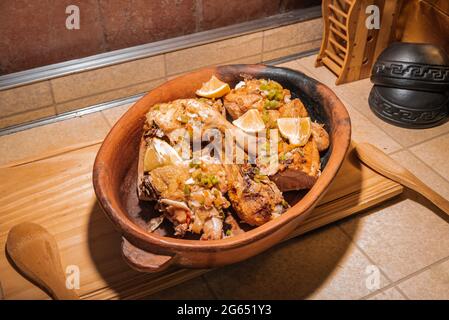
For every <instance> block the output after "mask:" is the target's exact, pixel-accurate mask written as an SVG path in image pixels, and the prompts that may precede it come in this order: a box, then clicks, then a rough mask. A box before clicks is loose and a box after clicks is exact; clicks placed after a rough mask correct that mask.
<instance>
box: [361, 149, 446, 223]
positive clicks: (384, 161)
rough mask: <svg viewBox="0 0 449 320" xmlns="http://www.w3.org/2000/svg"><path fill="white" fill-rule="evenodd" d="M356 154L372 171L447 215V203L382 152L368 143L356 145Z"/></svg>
mask: <svg viewBox="0 0 449 320" xmlns="http://www.w3.org/2000/svg"><path fill="white" fill-rule="evenodd" d="M355 150H356V153H357V156H358V157H359V159H360V160H361V161H362V162H363V163H365V164H366V165H368V166H369V167H370V168H372V169H373V170H375V171H377V172H379V173H380V174H382V175H384V176H386V177H387V178H390V179H391V180H394V181H396V182H398V183H400V184H402V185H404V186H406V187H407V188H409V189H412V190H414V191H416V192H418V193H420V194H421V195H423V196H424V197H426V198H427V199H429V200H430V201H431V202H432V203H433V204H435V205H436V206H437V207H438V208H440V209H441V210H442V211H443V212H445V213H446V214H448V215H449V201H448V200H446V199H445V198H443V197H442V196H441V195H439V194H438V193H437V192H435V191H434V190H432V189H431V188H429V187H428V186H427V185H426V184H425V183H424V182H422V181H421V180H420V179H418V178H417V177H416V176H415V175H414V174H413V173H411V172H410V171H409V170H407V169H406V168H404V167H403V166H401V165H400V164H399V163H398V162H396V161H395V160H393V159H392V158H390V157H389V156H388V155H386V154H385V153H384V152H382V151H381V150H379V149H378V148H376V147H375V146H373V145H371V144H369V143H359V144H357V146H356V148H355Z"/></svg>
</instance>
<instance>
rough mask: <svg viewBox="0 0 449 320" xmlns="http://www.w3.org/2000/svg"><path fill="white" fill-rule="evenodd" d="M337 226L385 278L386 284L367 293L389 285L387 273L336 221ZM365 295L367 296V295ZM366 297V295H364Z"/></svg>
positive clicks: (377, 291)
mask: <svg viewBox="0 0 449 320" xmlns="http://www.w3.org/2000/svg"><path fill="white" fill-rule="evenodd" d="M337 227H338V228H339V229H340V230H341V232H343V234H344V235H345V236H346V238H348V240H349V242H350V243H352V244H353V245H354V246H355V247H356V248H357V249H358V250H360V252H361V253H362V254H363V255H364V256H365V258H366V259H367V260H368V261H369V262H370V263H371V264H372V265H373V266H376V267H377V268H379V271H380V273H381V274H382V275H383V276H384V277H385V279H387V281H388V284H387V285H385V286H383V287H382V288H379V289H378V290H375V291H373V292H371V293H369V294H368V295H371V294H374V293H379V292H382V291H383V290H384V289H385V288H386V287H387V286H389V285H390V284H391V283H392V282H393V281H392V280H391V279H390V277H388V275H387V274H386V273H385V271H384V270H383V269H382V268H381V267H380V266H379V265H378V264H377V263H376V262H375V261H374V260H373V259H372V258H371V257H370V256H369V255H368V254H367V253H366V252H365V250H363V249H362V248H361V247H360V246H359V245H358V244H357V242H356V241H354V239H353V238H352V237H351V236H350V235H349V234H348V233H347V232H346V231H345V230H344V228H342V227H341V225H340V224H339V223H337ZM368 295H367V296H368ZM364 297H366V296H364ZM364 297H361V298H360V299H363V298H364ZM404 297H405V298H406V299H408V297H407V296H405V295H404Z"/></svg>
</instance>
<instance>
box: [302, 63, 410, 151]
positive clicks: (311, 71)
mask: <svg viewBox="0 0 449 320" xmlns="http://www.w3.org/2000/svg"><path fill="white" fill-rule="evenodd" d="M300 60H301V59H299V60H298V62H299V61H300ZM300 66H301V67H303V68H305V69H306V70H307V71H309V72H310V73H311V74H313V75H314V76H315V77H316V78H317V79H319V80H321V77H320V76H319V75H318V74H317V73H316V70H315V69H316V68H314V69H313V70H312V69H310V68H309V67H307V66H306V65H304V64H301V63H300ZM326 70H327V69H326ZM331 90H334V89H331ZM340 90H343V89H342V87H340ZM340 90H334V91H336V92H335V93H336V94H337V96H338V98H340V99H341V100H344V103H345V104H349V105H351V107H352V108H353V109H354V110H356V111H357V112H358V113H359V114H360V115H361V116H363V117H364V118H365V119H366V120H367V121H368V122H369V123H371V124H372V125H373V126H375V127H376V128H378V129H379V130H380V131H382V132H384V133H385V134H386V135H387V136H388V137H389V138H391V139H392V140H393V141H394V142H396V143H397V144H398V145H399V146H401V147H403V148H404V146H403V145H402V144H401V143H400V142H399V141H397V140H396V139H395V138H394V137H393V136H391V135H390V133H389V132H387V131H385V130H384V129H382V128H381V127H379V126H378V125H377V124H376V123H374V122H373V121H371V119H370V118H368V117H367V116H365V115H364V114H363V113H362V112H361V111H360V110H359V109H358V108H356V107H355V106H354V105H353V104H352V103H351V102H349V101H348V99H346V97H345V96H344V95H343V94H341V91H340ZM340 96H341V97H340Z"/></svg>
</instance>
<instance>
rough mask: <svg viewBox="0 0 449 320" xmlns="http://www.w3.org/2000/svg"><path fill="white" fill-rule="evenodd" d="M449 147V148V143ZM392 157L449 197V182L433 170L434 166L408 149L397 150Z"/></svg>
mask: <svg viewBox="0 0 449 320" xmlns="http://www.w3.org/2000/svg"><path fill="white" fill-rule="evenodd" d="M447 147H448V148H449V143H448V146H447ZM391 157H392V158H393V159H395V160H397V161H398V162H399V163H400V164H401V165H403V166H404V167H405V168H407V169H409V170H410V171H411V172H413V174H414V175H415V176H417V177H418V178H419V179H421V180H422V181H423V182H424V183H425V184H427V185H428V186H429V187H431V188H432V189H433V190H435V191H436V192H438V193H439V194H440V195H441V196H443V197H445V198H446V199H449V182H448V181H446V180H445V179H443V178H442V177H441V176H440V175H439V174H437V173H436V172H435V171H434V170H432V168H433V167H430V166H428V165H426V164H425V163H424V162H422V161H421V160H419V159H418V158H417V157H416V156H414V155H413V154H412V153H411V152H410V151H407V150H404V151H400V152H396V153H394V154H392V155H391Z"/></svg>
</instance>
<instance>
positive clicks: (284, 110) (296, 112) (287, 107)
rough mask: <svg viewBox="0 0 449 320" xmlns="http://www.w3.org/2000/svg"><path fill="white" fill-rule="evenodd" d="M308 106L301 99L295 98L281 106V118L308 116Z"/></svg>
mask: <svg viewBox="0 0 449 320" xmlns="http://www.w3.org/2000/svg"><path fill="white" fill-rule="evenodd" d="M308 116H309V114H308V113H307V109H306V107H304V104H303V103H302V101H301V100H299V99H293V100H291V101H289V102H287V103H285V104H284V105H282V106H281V107H280V108H279V117H280V118H296V117H300V118H304V117H308Z"/></svg>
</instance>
